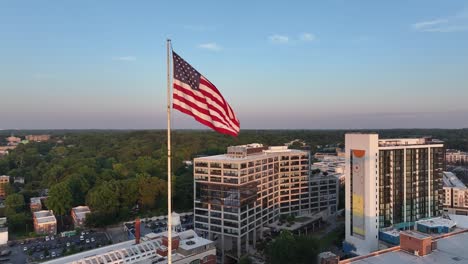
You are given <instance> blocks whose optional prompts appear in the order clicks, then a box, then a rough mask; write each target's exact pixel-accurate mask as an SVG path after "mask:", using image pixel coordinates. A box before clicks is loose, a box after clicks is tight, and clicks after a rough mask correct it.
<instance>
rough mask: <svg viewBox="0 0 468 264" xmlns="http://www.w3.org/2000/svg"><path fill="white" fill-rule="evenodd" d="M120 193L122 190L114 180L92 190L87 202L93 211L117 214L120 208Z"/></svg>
mask: <svg viewBox="0 0 468 264" xmlns="http://www.w3.org/2000/svg"><path fill="white" fill-rule="evenodd" d="M119 193H120V188H119V185H118V183H117V181H115V180H112V181H110V182H108V183H104V184H100V185H98V186H95V187H94V188H93V189H91V190H90V191H89V193H88V196H87V197H86V201H87V204H88V205H89V207H91V210H92V211H99V212H102V213H116V212H117V211H118V210H119V207H120V203H119Z"/></svg>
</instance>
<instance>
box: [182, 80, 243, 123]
mask: <svg viewBox="0 0 468 264" xmlns="http://www.w3.org/2000/svg"><path fill="white" fill-rule="evenodd" d="M174 89H176V90H178V91H180V92H182V93H184V94H188V95H190V96H192V97H193V98H194V99H195V100H197V101H199V102H201V103H203V104H206V105H207V106H208V109H210V110H212V111H215V112H216V113H218V114H219V115H220V116H221V117H223V119H224V122H222V123H225V125H226V126H228V127H232V125H231V124H229V121H228V120H230V121H231V122H233V123H234V124H235V125H236V126H237V127H239V124H238V123H239V122H237V120H233V119H232V118H230V117H229V113H228V112H225V113H223V112H221V111H220V110H219V109H218V108H216V107H211V104H209V103H208V102H207V101H206V98H204V97H200V96H198V95H197V94H195V93H194V92H192V91H190V90H188V89H186V88H184V87H182V86H180V85H178V84H175V83H174ZM200 91H201V90H200ZM204 94H205V93H204ZM174 96H175V94H174ZM210 96H211V95H210ZM197 107H198V106H197ZM221 107H222V108H223V106H221ZM197 109H198V108H197ZM223 109H225V107H224V108H223ZM225 111H226V109H225ZM207 115H211V114H207ZM234 130H237V129H234Z"/></svg>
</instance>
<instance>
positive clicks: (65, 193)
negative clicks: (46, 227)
mask: <svg viewBox="0 0 468 264" xmlns="http://www.w3.org/2000/svg"><path fill="white" fill-rule="evenodd" d="M46 205H47V208H48V209H50V210H53V211H54V213H55V214H56V215H62V216H63V215H66V214H68V212H69V211H70V209H71V208H72V206H73V196H72V193H71V190H70V187H69V185H68V182H66V181H64V182H61V183H57V184H55V185H53V186H52V187H51V188H50V190H49V197H48V198H47V200H46Z"/></svg>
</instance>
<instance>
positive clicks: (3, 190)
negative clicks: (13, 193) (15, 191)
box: [0, 175, 10, 198]
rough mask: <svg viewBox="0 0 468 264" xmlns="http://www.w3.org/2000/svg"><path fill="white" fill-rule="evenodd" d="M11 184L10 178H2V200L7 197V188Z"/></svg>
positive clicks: (0, 194)
mask: <svg viewBox="0 0 468 264" xmlns="http://www.w3.org/2000/svg"><path fill="white" fill-rule="evenodd" d="M8 184H10V176H7V175H2V176H0V198H5V197H6V195H7V194H6V187H7V185H8Z"/></svg>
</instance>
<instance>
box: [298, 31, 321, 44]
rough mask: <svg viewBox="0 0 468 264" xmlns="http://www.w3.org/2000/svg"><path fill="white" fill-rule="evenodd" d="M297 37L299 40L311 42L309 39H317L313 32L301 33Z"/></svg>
mask: <svg viewBox="0 0 468 264" xmlns="http://www.w3.org/2000/svg"><path fill="white" fill-rule="evenodd" d="M299 39H300V40H301V41H304V42H311V41H314V40H316V39H317V37H315V35H314V34H312V33H302V34H301V35H300V36H299Z"/></svg>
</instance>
